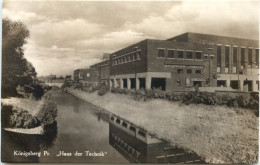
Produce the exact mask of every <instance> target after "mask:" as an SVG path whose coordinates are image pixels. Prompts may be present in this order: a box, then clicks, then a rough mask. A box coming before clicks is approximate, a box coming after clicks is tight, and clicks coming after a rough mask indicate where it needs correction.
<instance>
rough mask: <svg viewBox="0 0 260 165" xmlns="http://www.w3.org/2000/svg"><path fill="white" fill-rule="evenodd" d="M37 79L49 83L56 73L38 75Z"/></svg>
mask: <svg viewBox="0 0 260 165" xmlns="http://www.w3.org/2000/svg"><path fill="white" fill-rule="evenodd" d="M37 79H38V80H39V81H41V82H44V83H51V82H52V80H54V79H56V75H49V76H40V77H37Z"/></svg>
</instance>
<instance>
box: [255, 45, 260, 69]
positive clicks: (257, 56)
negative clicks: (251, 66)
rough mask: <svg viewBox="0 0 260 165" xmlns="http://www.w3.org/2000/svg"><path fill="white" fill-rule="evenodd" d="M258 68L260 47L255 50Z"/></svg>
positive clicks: (257, 66)
mask: <svg viewBox="0 0 260 165" xmlns="http://www.w3.org/2000/svg"><path fill="white" fill-rule="evenodd" d="M255 61H256V68H259V49H256V50H255Z"/></svg>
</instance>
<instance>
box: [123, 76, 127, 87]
mask: <svg viewBox="0 0 260 165" xmlns="http://www.w3.org/2000/svg"><path fill="white" fill-rule="evenodd" d="M123 88H127V79H126V78H123Z"/></svg>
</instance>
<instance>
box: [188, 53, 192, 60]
mask: <svg viewBox="0 0 260 165" xmlns="http://www.w3.org/2000/svg"><path fill="white" fill-rule="evenodd" d="M187 59H192V52H191V51H188V52H187Z"/></svg>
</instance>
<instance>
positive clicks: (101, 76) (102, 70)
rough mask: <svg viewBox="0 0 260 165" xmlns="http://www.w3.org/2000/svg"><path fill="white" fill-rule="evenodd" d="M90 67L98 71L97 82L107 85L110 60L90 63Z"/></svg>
mask: <svg viewBox="0 0 260 165" xmlns="http://www.w3.org/2000/svg"><path fill="white" fill-rule="evenodd" d="M90 68H95V69H97V71H98V82H99V83H100V84H103V85H107V86H109V78H110V61H109V60H105V61H102V62H100V63H97V64H95V65H91V66H90Z"/></svg>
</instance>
